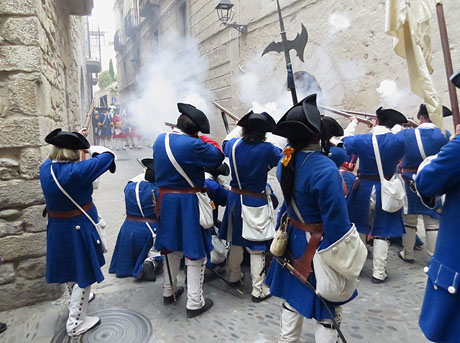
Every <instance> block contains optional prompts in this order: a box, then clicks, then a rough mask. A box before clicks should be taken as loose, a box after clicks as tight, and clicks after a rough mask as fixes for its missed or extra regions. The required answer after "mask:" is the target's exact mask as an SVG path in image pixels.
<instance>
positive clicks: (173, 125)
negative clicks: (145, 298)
mask: <svg viewBox="0 0 460 343" xmlns="http://www.w3.org/2000/svg"><path fill="white" fill-rule="evenodd" d="M165 125H166V126H169V127H172V128H173V129H174V128H175V127H176V124H172V123H168V122H167V121H165Z"/></svg>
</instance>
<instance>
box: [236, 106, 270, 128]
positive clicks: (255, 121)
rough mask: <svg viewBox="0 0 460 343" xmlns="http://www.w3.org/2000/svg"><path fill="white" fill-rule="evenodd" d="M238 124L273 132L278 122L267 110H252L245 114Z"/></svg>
mask: <svg viewBox="0 0 460 343" xmlns="http://www.w3.org/2000/svg"><path fill="white" fill-rule="evenodd" d="M237 125H238V126H241V127H246V128H249V127H251V128H255V129H257V130H258V131H260V132H272V131H273V129H274V128H275V126H276V122H275V120H274V119H273V118H272V116H271V115H269V114H268V113H267V112H262V113H254V112H253V111H251V112H249V113H248V114H246V115H244V116H243V118H241V119H240V120H239V121H238V123H237Z"/></svg>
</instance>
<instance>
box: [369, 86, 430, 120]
mask: <svg viewBox="0 0 460 343" xmlns="http://www.w3.org/2000/svg"><path fill="white" fill-rule="evenodd" d="M376 90H377V92H378V93H379V94H380V98H381V103H382V106H383V107H387V108H388V107H390V108H394V109H396V110H398V111H400V112H401V113H403V114H404V115H405V116H406V117H414V116H415V114H416V113H417V109H418V107H419V106H420V104H421V103H422V102H423V99H421V98H419V97H418V96H416V95H415V94H414V93H412V92H411V91H410V89H408V88H399V87H398V86H397V84H396V82H395V81H393V80H383V81H382V82H380V86H379V87H378V88H377V89H376Z"/></svg>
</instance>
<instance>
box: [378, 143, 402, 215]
mask: <svg viewBox="0 0 460 343" xmlns="http://www.w3.org/2000/svg"><path fill="white" fill-rule="evenodd" d="M372 145H373V146H374V154H375V161H376V163H377V169H378V171H379V177H380V184H381V190H380V193H381V200H382V210H383V211H385V212H389V213H394V212H397V211H399V210H400V209H401V208H403V207H404V204H405V201H406V189H405V187H404V181H403V180H402V179H401V177H400V176H399V175H398V174H394V175H393V176H392V178H391V179H390V181H388V180H387V179H385V176H384V174H383V167H382V161H381V159H380V151H379V145H378V143H377V136H376V135H375V134H373V135H372Z"/></svg>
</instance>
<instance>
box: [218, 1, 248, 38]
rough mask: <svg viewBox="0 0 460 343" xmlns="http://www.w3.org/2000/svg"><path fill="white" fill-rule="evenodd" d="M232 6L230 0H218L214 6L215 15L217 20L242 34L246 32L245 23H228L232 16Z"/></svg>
mask: <svg viewBox="0 0 460 343" xmlns="http://www.w3.org/2000/svg"><path fill="white" fill-rule="evenodd" d="M233 6H234V5H233V4H232V3H231V2H230V0H220V1H219V3H218V4H217V6H216V11H217V16H218V17H219V20H220V21H221V22H222V24H224V25H225V26H226V27H233V28H234V29H236V30H238V31H239V32H241V33H242V34H246V33H248V26H247V25H242V24H237V23H229V21H230V20H232V19H233V16H234V13H233V10H232V7H233Z"/></svg>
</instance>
